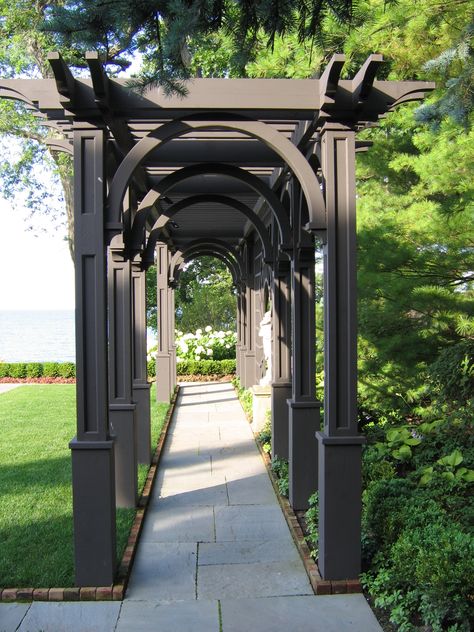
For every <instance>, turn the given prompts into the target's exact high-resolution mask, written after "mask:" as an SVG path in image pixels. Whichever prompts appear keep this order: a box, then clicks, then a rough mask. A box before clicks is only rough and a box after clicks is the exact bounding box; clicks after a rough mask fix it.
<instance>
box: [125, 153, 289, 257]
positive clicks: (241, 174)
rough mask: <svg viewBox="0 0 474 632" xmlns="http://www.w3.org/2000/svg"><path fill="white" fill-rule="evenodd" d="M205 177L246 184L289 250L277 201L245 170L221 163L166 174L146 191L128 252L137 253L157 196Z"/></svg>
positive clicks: (281, 208)
mask: <svg viewBox="0 0 474 632" xmlns="http://www.w3.org/2000/svg"><path fill="white" fill-rule="evenodd" d="M207 173H213V174H220V175H223V176H228V177H230V178H235V179H237V180H240V181H241V182H244V183H245V184H247V185H248V186H249V187H250V188H252V189H253V190H254V191H256V192H257V193H258V194H259V195H261V196H262V197H263V198H265V199H266V201H267V203H268V205H269V206H270V209H271V210H272V212H273V215H274V216H275V220H276V222H277V224H278V228H279V231H280V241H281V248H282V250H289V249H290V247H291V227H290V220H289V217H288V214H287V212H286V210H285V207H284V206H283V204H282V203H281V201H280V198H279V197H278V196H277V195H276V194H275V193H274V192H273V191H272V190H271V189H270V187H268V186H267V185H266V184H265V183H264V182H263V181H262V180H260V178H258V177H257V176H255V175H254V174H252V173H249V172H248V171H245V169H240V167H235V166H233V165H224V164H221V163H213V162H208V163H207V162H206V163H199V164H197V165H191V166H189V167H183V168H182V169H179V170H178V171H174V172H173V173H170V174H169V175H167V176H166V177H164V178H163V180H161V182H160V183H159V184H157V185H156V186H155V187H153V189H150V191H148V193H147V194H146V195H145V197H144V198H143V200H142V202H141V203H140V205H139V207H138V209H137V212H136V214H135V216H134V219H133V227H132V235H131V243H129V244H128V246H129V249H130V250H136V251H137V250H140V247H141V244H142V243H143V236H144V231H145V227H146V222H147V218H148V215H149V214H150V212H151V211H152V209H153V208H154V207H155V206H156V205H157V204H158V201H159V199H160V197H161V196H163V195H164V194H165V193H166V192H167V191H168V190H169V189H171V188H172V187H173V186H175V185H176V184H179V183H180V182H182V181H183V180H186V179H188V178H193V177H194V176H200V175H204V174H207Z"/></svg>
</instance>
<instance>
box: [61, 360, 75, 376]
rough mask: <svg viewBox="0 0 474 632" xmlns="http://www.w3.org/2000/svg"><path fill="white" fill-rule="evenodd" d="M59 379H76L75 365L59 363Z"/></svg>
mask: <svg viewBox="0 0 474 632" xmlns="http://www.w3.org/2000/svg"><path fill="white" fill-rule="evenodd" d="M58 375H59V377H66V378H70V377H76V365H75V364H74V363H73V362H61V363H60V364H58Z"/></svg>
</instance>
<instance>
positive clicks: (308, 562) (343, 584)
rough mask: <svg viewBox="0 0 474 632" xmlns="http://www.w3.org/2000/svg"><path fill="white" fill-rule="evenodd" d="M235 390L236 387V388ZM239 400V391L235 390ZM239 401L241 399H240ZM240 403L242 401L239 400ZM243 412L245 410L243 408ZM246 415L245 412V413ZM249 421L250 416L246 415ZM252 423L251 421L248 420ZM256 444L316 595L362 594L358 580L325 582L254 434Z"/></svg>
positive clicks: (269, 461) (270, 464)
mask: <svg viewBox="0 0 474 632" xmlns="http://www.w3.org/2000/svg"><path fill="white" fill-rule="evenodd" d="M234 388H235V386H234ZM235 391H236V393H237V398H238V391H237V389H236V388H235ZM238 399H239V398H238ZM239 402H240V399H239ZM242 410H243V408H242ZM244 413H245V411H244ZM246 417H247V419H248V416H247V414H246ZM248 421H249V422H250V421H251V420H250V419H248ZM254 439H255V443H256V444H257V448H258V450H259V452H260V455H261V457H262V459H263V462H264V463H265V467H266V468H267V472H268V475H269V477H270V481H271V483H272V486H273V490H274V492H275V494H276V497H277V499H278V502H279V503H280V507H281V509H282V511H283V515H284V516H285V520H286V522H287V524H288V527H289V529H290V532H291V535H292V537H293V540H294V543H295V545H296V548H297V549H298V552H299V554H300V557H301V560H302V562H303V564H304V567H305V570H306V573H307V575H308V578H309V581H310V584H311V587H312V589H313V591H314V594H315V595H343V594H350V593H361V592H362V586H361V584H360V580H359V579H358V578H357V579H344V580H337V581H336V580H330V581H329V580H324V579H323V578H322V577H321V575H320V573H319V569H318V565H317V564H316V562H315V561H314V559H313V558H312V557H311V552H310V550H309V546H308V544H307V542H306V539H305V535H304V533H303V529H302V528H301V525H300V523H299V521H298V517H297V516H296V514H295V512H294V511H293V508H292V507H291V505H290V503H289V501H288V498H285V497H284V496H281V495H280V492H279V490H278V483H277V479H276V476H275V473H274V471H273V469H272V463H271V459H270V456H269V455H268V453H267V452H265V451H264V450H263V449H262V446H261V445H260V443H259V442H258V440H257V436H256V435H255V433H254Z"/></svg>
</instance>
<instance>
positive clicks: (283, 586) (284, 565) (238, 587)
mask: <svg viewBox="0 0 474 632" xmlns="http://www.w3.org/2000/svg"><path fill="white" fill-rule="evenodd" d="M197 587H198V599H226V598H229V599H238V598H240V597H273V596H279V595H312V594H313V590H312V588H311V585H310V583H309V580H308V576H307V574H306V571H305V570H304V568H303V567H302V565H301V560H299V559H298V560H295V561H293V562H288V561H287V560H285V561H283V562H270V563H266V564H261V563H260V564H259V563H253V564H242V563H240V564H214V565H211V566H199V567H198V582H197ZM244 629H246V628H242V630H244Z"/></svg>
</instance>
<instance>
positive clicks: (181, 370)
mask: <svg viewBox="0 0 474 632" xmlns="http://www.w3.org/2000/svg"><path fill="white" fill-rule="evenodd" d="M235 371H236V361H235V360H184V361H183V362H178V363H177V365H176V373H177V374H178V375H233V374H234V373H235ZM148 375H149V377H156V362H155V360H149V362H148Z"/></svg>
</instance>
